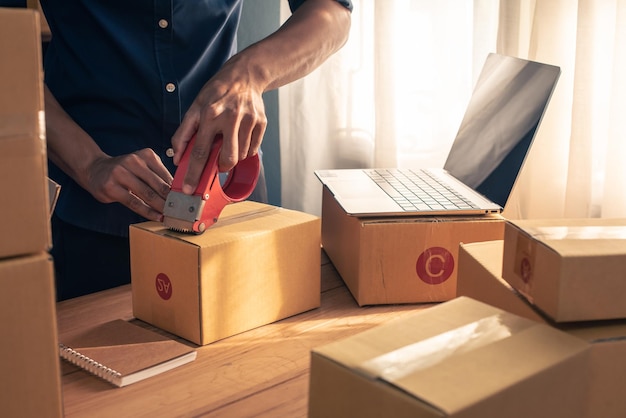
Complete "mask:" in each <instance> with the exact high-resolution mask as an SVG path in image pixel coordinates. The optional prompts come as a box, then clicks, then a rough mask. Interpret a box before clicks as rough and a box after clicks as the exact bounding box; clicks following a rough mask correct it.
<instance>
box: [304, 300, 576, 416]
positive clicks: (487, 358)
mask: <svg viewBox="0 0 626 418" xmlns="http://www.w3.org/2000/svg"><path fill="white" fill-rule="evenodd" d="M586 349H587V344H586V343H585V342H584V341H582V340H580V339H577V338H574V337H572V336H569V335H567V334H565V333H563V332H560V331H558V330H555V329H553V328H551V327H549V326H547V325H544V324H540V323H537V322H535V321H531V320H529V319H526V318H522V317H519V316H517V315H513V314H510V313H507V312H505V311H502V310H500V309H497V308H494V307H492V306H489V305H486V304H484V303H482V302H478V301H476V300H473V299H470V298H467V297H459V298H456V299H453V300H451V301H448V302H445V303H443V304H441V305H438V306H435V307H432V308H429V309H427V310H425V311H421V312H419V313H417V314H416V315H414V316H412V317H409V318H404V319H402V320H399V321H394V322H390V323H388V324H385V325H382V326H379V327H376V328H373V329H371V330H369V331H366V332H363V333H361V334H359V335H356V336H353V337H349V338H348V339H346V340H343V341H338V342H336V343H333V344H330V345H328V346H326V347H322V348H319V349H317V350H316V351H317V352H319V353H321V354H323V355H326V356H328V357H330V358H332V359H334V360H335V361H336V362H338V363H340V364H343V365H344V366H347V367H350V368H352V369H353V370H354V371H355V372H357V373H359V374H361V375H363V376H365V377H367V378H369V379H371V380H379V381H383V382H386V383H388V384H390V385H392V386H394V387H396V388H399V389H400V390H402V391H403V392H405V393H407V394H408V395H410V396H412V397H414V398H416V399H419V400H420V401H421V402H423V403H425V404H427V405H429V406H431V407H434V408H436V409H437V410H439V411H443V412H445V413H446V414H450V415H451V414H454V413H456V412H458V411H461V410H463V409H466V408H469V407H470V406H472V405H475V404H477V403H480V402H482V401H483V400H486V399H489V398H493V397H495V396H496V394H498V393H500V392H501V391H503V390H504V391H506V390H508V389H510V388H512V387H514V386H516V385H519V384H520V383H521V382H524V381H527V380H528V379H530V378H532V377H533V376H535V375H537V374H538V373H541V372H542V371H544V370H549V369H550V368H551V367H553V366H555V365H560V364H563V363H564V362H566V361H569V360H571V359H572V358H573V357H575V356H579V355H582V353H584V352H585V351H586ZM503 371H506V372H505V373H503Z"/></svg>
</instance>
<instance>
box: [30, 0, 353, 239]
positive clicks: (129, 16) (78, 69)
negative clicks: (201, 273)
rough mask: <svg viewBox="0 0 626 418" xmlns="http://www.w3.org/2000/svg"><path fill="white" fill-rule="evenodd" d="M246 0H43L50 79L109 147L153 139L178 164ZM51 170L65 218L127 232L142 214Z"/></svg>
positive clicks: (168, 162)
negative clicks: (177, 140)
mask: <svg viewBox="0 0 626 418" xmlns="http://www.w3.org/2000/svg"><path fill="white" fill-rule="evenodd" d="M242 1H243V0H192V1H190V0H166V1H164V0H131V1H128V0H41V5H42V8H43V11H44V14H45V16H46V19H47V22H48V24H49V26H50V30H51V32H52V40H51V42H50V44H49V45H48V46H47V48H46V54H45V57H44V67H45V82H46V84H47V86H48V88H49V89H50V91H51V92H52V94H53V95H54V96H55V97H56V99H57V100H58V101H59V103H60V104H61V106H62V107H63V108H64V109H65V110H66V111H67V112H68V114H69V115H70V116H71V117H72V118H73V119H74V120H75V121H76V122H77V123H78V124H79V125H80V126H81V127H82V128H83V129H84V130H85V131H86V132H88V133H89V134H90V135H91V136H92V137H93V138H94V140H95V141H96V142H97V143H98V145H99V146H100V147H101V148H102V150H103V151H104V152H105V153H107V154H109V155H112V156H116V155H122V154H128V153H131V152H134V151H137V150H139V149H142V148H152V149H153V150H154V151H155V152H156V153H157V154H158V155H159V156H160V157H161V159H162V161H163V163H164V164H165V166H166V167H167V168H168V169H169V170H170V172H171V173H174V171H175V166H174V165H173V163H172V158H170V157H167V156H166V155H165V152H166V150H167V149H168V148H170V147H171V137H172V135H173V134H174V132H175V130H176V128H177V127H178V126H179V124H180V122H181V120H182V117H183V115H184V114H185V112H186V110H187V109H188V108H189V106H190V105H191V103H192V101H193V100H194V99H195V97H196V95H197V93H198V91H199V90H200V88H201V87H202V86H203V85H204V84H205V83H206V82H207V81H208V80H209V79H210V78H211V76H213V75H214V74H215V73H216V72H217V71H218V69H219V68H220V67H221V66H222V64H223V63H224V62H225V61H226V60H227V59H228V58H229V57H230V56H231V55H232V54H234V53H235V52H236V48H237V44H236V35H237V27H238V25H239V19H240V16H241V8H242ZM304 1H305V0H290V7H291V9H292V10H295V8H297V7H298V6H299V5H300V4H302V3H303V2H304ZM337 1H339V2H340V3H342V4H344V5H345V6H346V7H348V8H349V9H351V8H352V5H351V4H350V2H349V1H347V0H337ZM49 175H50V177H51V178H52V179H54V180H55V181H57V182H58V183H60V184H61V195H60V197H59V200H58V202H57V206H56V209H55V213H56V214H57V216H59V217H60V218H61V219H63V220H64V221H65V222H68V223H71V224H74V225H76V226H79V227H82V228H86V229H90V230H95V231H99V232H104V233H109V234H113V235H119V236H127V235H128V226H129V225H130V224H132V223H137V222H142V221H145V219H144V218H142V217H140V216H139V215H137V214H135V213H134V212H132V211H130V210H129V209H127V208H126V207H124V206H123V205H121V204H119V203H112V204H102V203H99V202H98V201H97V200H95V199H94V198H93V197H92V196H91V195H90V194H89V193H88V192H87V191H85V190H84V189H82V188H81V187H80V186H79V185H78V184H76V183H75V182H74V181H73V180H72V179H71V178H69V177H68V176H67V175H65V174H64V173H63V172H62V171H61V170H60V169H59V168H58V167H56V166H55V165H54V164H52V163H50V164H49Z"/></svg>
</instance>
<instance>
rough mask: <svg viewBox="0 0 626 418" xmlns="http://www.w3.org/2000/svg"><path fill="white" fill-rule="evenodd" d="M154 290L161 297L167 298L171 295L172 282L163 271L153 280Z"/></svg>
mask: <svg viewBox="0 0 626 418" xmlns="http://www.w3.org/2000/svg"><path fill="white" fill-rule="evenodd" d="M154 284H155V286H156V291H157V293H158V294H159V296H161V299H163V300H168V299H169V298H171V297H172V282H171V281H170V278H169V277H167V274H165V273H159V274H157V276H156V280H155V281H154Z"/></svg>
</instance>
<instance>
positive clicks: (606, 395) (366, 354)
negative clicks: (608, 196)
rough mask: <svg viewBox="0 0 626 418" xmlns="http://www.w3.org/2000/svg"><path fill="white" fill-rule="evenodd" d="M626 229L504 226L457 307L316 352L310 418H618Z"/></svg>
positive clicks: (480, 247) (625, 334)
mask: <svg viewBox="0 0 626 418" xmlns="http://www.w3.org/2000/svg"><path fill="white" fill-rule="evenodd" d="M624 238H626V220H619V219H613V220H606V219H600V220H598V219H595V220H590V219H585V220H564V221H555V220H551V221H507V222H506V225H505V233H504V237H503V239H501V240H493V241H485V242H473V243H461V244H459V256H458V277H457V289H456V294H457V297H456V298H455V299H453V300H451V301H447V302H444V303H442V304H439V305H437V306H435V307H433V308H429V309H428V310H424V311H420V312H418V313H417V314H416V315H414V316H413V317H410V318H404V319H401V320H397V321H394V322H390V323H388V324H384V325H381V326H378V327H376V328H373V329H371V330H369V331H366V332H363V333H360V334H357V335H355V336H353V337H350V338H347V339H344V340H340V341H337V342H334V343H331V344H328V345H325V346H322V347H317V348H315V349H313V351H312V353H311V376H310V389H309V414H310V416H311V417H318V416H319V417H322V416H323V417H335V416H336V417H342V416H359V417H387V416H394V417H405V416H406V417H409V416H410V417H476V416H479V417H481V418H484V417H503V416H505V417H530V416H532V417H581V418H595V417H603V418H620V417H623V416H624V411H626V363H624V361H623V358H624V357H625V356H626V313H625V311H624V306H625V305H624V304H623V303H620V300H621V298H622V295H623V294H624V290H626V289H625V285H624V281H623V280H621V278H622V275H623V273H622V271H623V265H624V261H626V240H625V239H624Z"/></svg>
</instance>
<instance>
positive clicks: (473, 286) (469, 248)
mask: <svg viewBox="0 0 626 418" xmlns="http://www.w3.org/2000/svg"><path fill="white" fill-rule="evenodd" d="M503 250H504V241H502V240H495V241H485V242H474V243H467V244H466V243H461V244H460V245H459V275H458V277H457V295H458V296H467V297H470V298H472V299H476V300H479V301H481V302H484V303H486V304H488V305H492V306H495V307H497V308H500V309H503V310H505V311H507V312H511V313H513V314H515V315H519V316H521V317H524V318H528V319H532V320H533V321H538V322H543V323H549V322H551V321H550V320H549V318H548V317H547V316H546V315H545V314H544V313H543V312H541V311H540V310H538V309H537V308H535V307H534V306H533V305H532V304H530V303H529V302H528V301H527V300H526V298H525V297H524V296H523V295H521V294H520V293H519V292H518V291H517V290H515V289H514V288H513V287H511V286H510V285H509V284H508V283H507V282H506V281H505V280H504V279H503V278H502V254H503Z"/></svg>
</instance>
